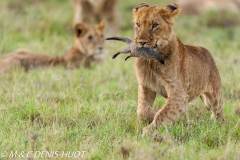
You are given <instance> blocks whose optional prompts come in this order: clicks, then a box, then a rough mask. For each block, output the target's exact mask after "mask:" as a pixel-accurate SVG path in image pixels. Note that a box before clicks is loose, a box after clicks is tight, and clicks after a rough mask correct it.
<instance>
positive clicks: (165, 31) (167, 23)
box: [133, 3, 180, 47]
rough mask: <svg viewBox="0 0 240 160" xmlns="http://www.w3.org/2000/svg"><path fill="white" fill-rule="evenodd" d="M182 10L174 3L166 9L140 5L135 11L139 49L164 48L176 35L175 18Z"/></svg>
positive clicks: (136, 36)
mask: <svg viewBox="0 0 240 160" xmlns="http://www.w3.org/2000/svg"><path fill="white" fill-rule="evenodd" d="M179 14H180V8H179V7H178V6H177V5H176V4H174V3H172V4H170V5H168V6H166V7H163V8H162V7H157V6H149V5H148V4H146V3H141V4H139V5H138V6H137V7H136V8H134V9H133V16H134V23H135V25H134V31H135V44H136V45H137V46H138V47H154V46H158V47H164V46H166V45H167V44H168V41H169V40H170V39H171V38H172V36H173V35H174V32H173V29H172V27H173V25H174V18H175V17H176V16H177V15H179Z"/></svg>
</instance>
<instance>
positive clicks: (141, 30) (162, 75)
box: [133, 3, 223, 135]
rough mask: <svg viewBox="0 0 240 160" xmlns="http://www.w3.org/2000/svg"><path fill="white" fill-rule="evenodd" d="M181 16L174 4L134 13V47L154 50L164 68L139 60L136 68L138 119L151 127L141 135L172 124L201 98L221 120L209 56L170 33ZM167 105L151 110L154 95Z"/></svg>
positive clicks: (217, 87) (218, 91) (217, 86)
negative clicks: (195, 100)
mask: <svg viewBox="0 0 240 160" xmlns="http://www.w3.org/2000/svg"><path fill="white" fill-rule="evenodd" d="M179 13H180V8H179V7H178V6H177V5H176V4H174V3H173V4H170V5H168V6H166V7H157V6H149V5H148V4H146V3H141V4H140V5H139V6H137V7H136V8H135V9H133V17H134V23H135V25H134V31H135V44H136V46H138V47H154V46H156V47H157V50H158V51H159V52H161V53H162V55H163V57H164V64H162V63H160V62H159V61H157V60H155V59H147V58H144V57H138V58H137V60H136V64H135V69H136V75H137V80H138V83H139V87H138V107H137V116H138V119H139V120H147V121H149V122H151V124H150V125H148V126H147V127H145V128H144V129H143V135H144V134H146V133H148V132H149V131H151V130H152V129H154V128H157V127H158V126H159V125H161V124H164V123H166V122H172V121H173V120H174V119H175V118H176V117H177V116H178V115H179V114H180V113H182V112H184V111H186V110H187V108H188V103H189V102H190V101H192V100H194V99H196V98H198V97H201V99H202V100H203V102H204V104H205V106H206V107H207V108H208V109H210V110H211V111H212V118H215V117H220V118H223V101H222V89H221V79H220V75H219V72H218V69H217V66H216V64H215V62H214V59H213V57H212V55H211V54H210V53H209V51H208V50H207V49H205V48H203V47H196V46H190V45H184V44H183V43H182V42H181V40H180V39H179V38H178V37H177V36H176V35H175V33H174V30H173V25H174V18H175V17H176V16H178V15H179ZM157 93H158V94H160V95H161V96H163V97H165V98H166V99H167V100H166V103H165V104H164V106H163V107H162V108H161V109H160V110H159V111H157V112H155V111H154V110H153V109H152V104H153V102H154V100H155V97H156V94H157Z"/></svg>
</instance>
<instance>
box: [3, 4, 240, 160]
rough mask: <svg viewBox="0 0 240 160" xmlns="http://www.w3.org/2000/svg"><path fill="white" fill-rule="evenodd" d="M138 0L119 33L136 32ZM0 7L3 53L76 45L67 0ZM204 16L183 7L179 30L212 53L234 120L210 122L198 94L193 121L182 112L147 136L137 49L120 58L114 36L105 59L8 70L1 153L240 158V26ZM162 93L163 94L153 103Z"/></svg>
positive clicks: (57, 50) (56, 50)
mask: <svg viewBox="0 0 240 160" xmlns="http://www.w3.org/2000/svg"><path fill="white" fill-rule="evenodd" d="M146 2H149V3H150V4H152V5H161V6H164V5H167V4H168V2H167V1H161V3H159V4H156V2H154V1H153V0H146ZM138 3H139V2H138V1H137V0H134V1H131V2H130V1H129V2H125V1H120V9H121V11H122V19H121V33H120V35H121V36H127V37H130V38H133V27H132V25H133V24H132V17H131V16H132V13H131V12H132V11H131V10H132V8H133V7H135V6H136V5H137V4H138ZM0 6H1V8H2V11H1V15H0V55H3V54H5V53H8V52H11V51H13V50H15V49H17V48H28V49H30V50H32V51H34V52H36V53H45V54H50V55H62V54H64V53H65V51H67V50H68V49H69V48H70V47H71V45H72V43H73V35H72V30H71V26H72V24H73V15H72V7H71V4H70V3H69V1H64V0H49V1H46V0H45V1H40V0H25V1H21V2H20V1H19V2H17V1H15V0H1V1H0ZM205 16H206V17H205ZM205 16H202V17H194V16H188V17H184V16H180V17H179V18H178V19H176V26H175V31H176V34H177V35H178V36H179V38H180V39H181V40H182V41H183V43H185V44H191V45H198V46H204V47H205V48H207V49H208V50H210V51H211V53H212V54H213V56H214V59H215V61H216V63H217V66H218V68H219V71H220V74H221V78H222V88H223V92H224V114H225V118H226V120H227V122H228V123H226V124H220V123H218V122H215V121H211V120H210V112H209V111H207V110H206V109H205V108H204V107H203V104H202V103H201V102H200V101H199V100H196V101H194V102H193V103H191V104H190V107H189V111H188V116H189V120H190V123H188V122H187V120H186V118H185V116H184V115H183V116H181V117H179V118H178V119H177V120H176V121H175V122H174V123H172V124H170V125H168V126H161V127H160V128H159V130H158V134H157V136H155V137H154V138H152V137H144V138H142V137H141V130H142V128H143V127H144V126H146V124H144V123H139V122H138V121H137V119H136V106H137V86H138V84H137V80H136V78H135V72H134V67H133V65H134V58H132V59H129V60H128V61H127V62H125V61H124V58H123V57H122V56H119V57H118V58H117V59H116V60H112V59H111V56H112V54H113V53H115V52H116V51H117V50H118V49H119V48H120V47H121V46H122V45H123V44H122V43H118V42H116V43H115V44H116V45H114V46H109V45H107V48H108V55H107V64H106V65H104V66H94V67H93V68H92V69H90V70H87V69H83V68H80V69H77V70H65V69H64V68H61V67H58V68H51V69H39V70H32V71H30V72H29V73H26V72H24V71H13V72H11V73H7V74H4V75H1V77H0V79H1V80H0V86H1V87H0V155H1V153H2V152H3V151H7V152H8V153H10V152H11V151H19V152H20V151H25V152H28V151H35V152H36V151H87V152H86V154H85V155H84V158H83V159H94V160H95V159H122V157H129V159H235V160H239V158H240V124H239V121H240V99H239V97H240V83H239V80H240V75H239V70H240V54H239V53H240V43H239V42H240V37H239V35H240V25H239V24H237V25H235V26H232V27H218V26H214V25H213V27H208V25H204V24H207V23H206V21H207V20H208V19H211V18H209V17H208V16H210V15H209V14H206V15H205ZM220 16H221V15H220ZM234 18H235V17H234ZM106 43H107V42H106ZM164 102H165V100H164V99H163V98H161V97H157V100H156V101H155V103H154V107H155V108H159V106H162V105H163V104H164ZM0 159H6V157H5V158H4V157H0ZM43 159H44V158H43ZM59 159H61V157H59ZM62 159H64V158H62ZM70 159H71V158H70Z"/></svg>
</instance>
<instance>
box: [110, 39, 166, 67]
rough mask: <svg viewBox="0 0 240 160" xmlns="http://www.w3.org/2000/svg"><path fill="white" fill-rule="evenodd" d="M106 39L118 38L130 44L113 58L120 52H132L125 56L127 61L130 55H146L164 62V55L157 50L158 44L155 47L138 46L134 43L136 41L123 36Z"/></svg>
mask: <svg viewBox="0 0 240 160" xmlns="http://www.w3.org/2000/svg"><path fill="white" fill-rule="evenodd" d="M106 40H118V41H122V42H125V43H127V44H129V45H128V46H127V47H124V48H122V49H121V50H120V51H118V52H117V53H116V54H114V55H113V57H112V58H113V59H114V58H116V57H117V56H118V55H119V54H121V53H123V54H127V53H130V56H127V57H126V58H125V61H126V60H127V59H128V58H130V57H145V58H154V59H156V60H158V61H159V62H160V63H162V64H164V57H163V55H162V53H161V52H159V51H157V46H154V47H150V48H147V47H137V46H136V45H135V44H134V41H133V40H131V39H129V38H122V37H109V38H107V39H106Z"/></svg>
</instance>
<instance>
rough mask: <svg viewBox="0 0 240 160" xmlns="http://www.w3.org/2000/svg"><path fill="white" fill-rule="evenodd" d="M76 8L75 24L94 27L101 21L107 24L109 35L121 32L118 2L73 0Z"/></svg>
mask: <svg viewBox="0 0 240 160" xmlns="http://www.w3.org/2000/svg"><path fill="white" fill-rule="evenodd" d="M71 2H72V4H73V7H74V23H75V24H76V23H85V24H89V25H93V24H96V23H99V22H100V21H101V20H105V21H106V22H107V34H108V35H111V36H114V35H117V34H118V31H119V14H120V13H119V10H118V0H71Z"/></svg>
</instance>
